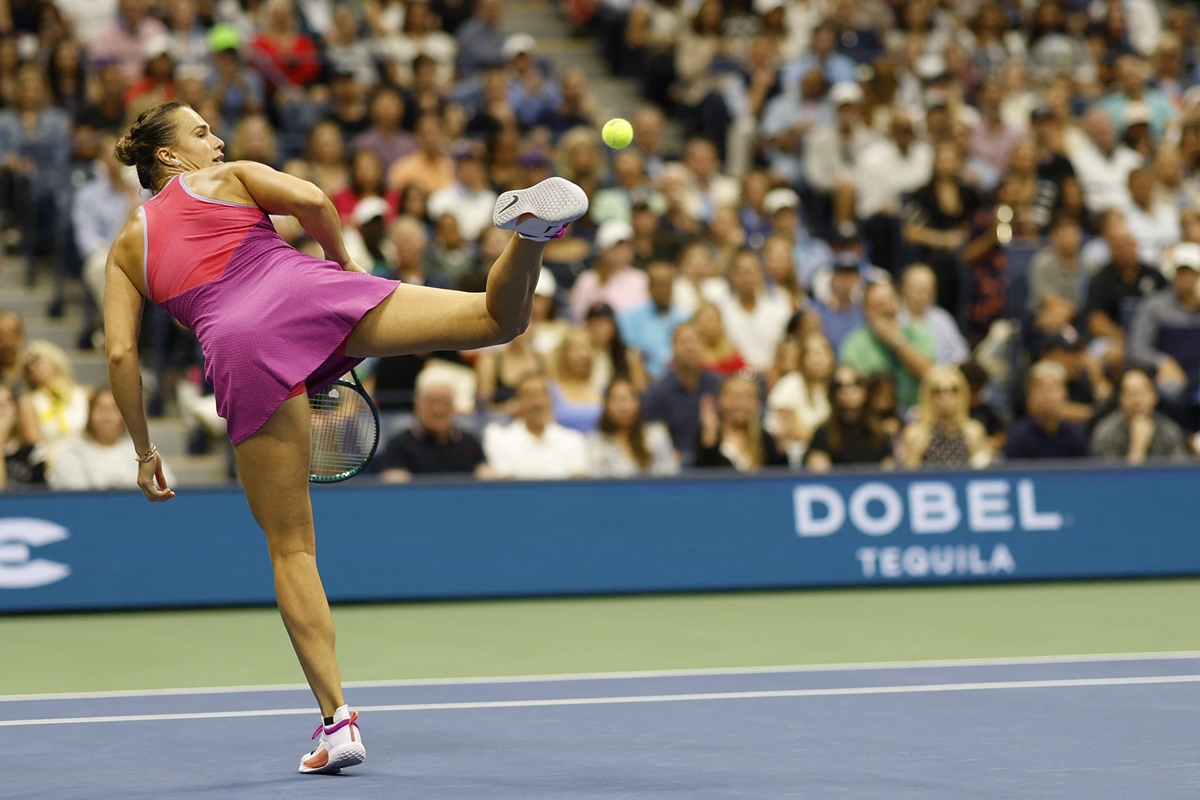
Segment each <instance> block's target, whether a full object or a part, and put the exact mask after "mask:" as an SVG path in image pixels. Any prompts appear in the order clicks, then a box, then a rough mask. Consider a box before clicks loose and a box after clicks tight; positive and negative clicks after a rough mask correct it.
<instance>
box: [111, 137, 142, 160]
mask: <svg viewBox="0 0 1200 800" xmlns="http://www.w3.org/2000/svg"><path fill="white" fill-rule="evenodd" d="M136 149H137V145H136V144H135V143H134V142H133V140H132V139H130V138H129V137H128V136H122V137H121V138H120V139H118V140H117V143H116V144H114V145H113V154H114V155H115V156H116V157H117V161H120V162H121V163H122V164H124V165H125V166H127V167H132V166H134V164H136V163H137V157H136V156H135V155H134V151H135V150H136Z"/></svg>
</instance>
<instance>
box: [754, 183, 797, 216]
mask: <svg viewBox="0 0 1200 800" xmlns="http://www.w3.org/2000/svg"><path fill="white" fill-rule="evenodd" d="M799 207H800V195H798V194H796V193H795V192H794V191H792V190H791V189H772V190H771V191H769V192H767V196H766V197H764V198H763V214H765V215H766V216H768V217H773V216H775V212H776V211H780V210H782V209H785V208H799Z"/></svg>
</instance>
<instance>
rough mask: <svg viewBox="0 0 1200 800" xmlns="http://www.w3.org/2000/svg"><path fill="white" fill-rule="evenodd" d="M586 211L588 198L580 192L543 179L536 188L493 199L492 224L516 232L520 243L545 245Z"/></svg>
mask: <svg viewBox="0 0 1200 800" xmlns="http://www.w3.org/2000/svg"><path fill="white" fill-rule="evenodd" d="M587 210H588V198H587V194H585V193H584V191H583V189H580V188H579V187H578V186H576V185H575V184H573V183H571V182H570V181H569V180H567V179H566V178H547V179H546V180H544V181H542V182H541V183H539V184H537V185H536V186H530V187H529V188H528V189H516V190H514V191H511V192H505V193H504V194H502V195H500V197H498V198H496V208H495V210H494V211H493V212H492V224H493V225H495V226H496V227H497V228H500V229H502V230H506V231H516V232H517V233H518V234H520V235H521V237H522V238H523V239H531V240H533V241H535V242H548V241H550V240H551V239H557V238H559V237H560V236H562V234H563V231H564V230H565V229H566V227H567V224H568V223H571V222H574V221H575V220H577V219H579V218H580V217H582V216H583V215H584V214H586V213H587Z"/></svg>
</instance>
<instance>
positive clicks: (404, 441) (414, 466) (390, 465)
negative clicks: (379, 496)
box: [379, 370, 491, 483]
mask: <svg viewBox="0 0 1200 800" xmlns="http://www.w3.org/2000/svg"><path fill="white" fill-rule="evenodd" d="M413 411H414V418H413V421H412V424H411V425H409V426H408V427H407V428H406V429H404V430H403V431H401V432H400V433H399V434H397V435H396V436H394V437H393V438H392V439H390V440H389V441H388V443H387V445H386V446H385V447H384V449H383V454H382V456H381V457H380V459H379V466H380V474H379V479H380V480H382V481H383V482H384V483H407V482H409V481H411V480H412V479H413V478H414V477H418V476H422V475H473V476H475V477H476V478H487V477H490V476H491V468H490V467H489V466H488V463H487V460H486V459H485V458H484V455H483V445H482V444H481V443H480V441H479V440H478V439H477V438H475V436H474V435H473V434H471V433H470V432H469V431H465V430H463V429H462V428H460V427H459V426H458V425H456V424H455V423H454V389H453V387H452V386H451V385H450V384H449V383H447V382H445V381H444V380H443V379H441V378H438V377H435V373H432V372H430V371H429V370H425V371H422V372H421V374H420V375H418V376H417V385H416V390H415V393H414V398H413Z"/></svg>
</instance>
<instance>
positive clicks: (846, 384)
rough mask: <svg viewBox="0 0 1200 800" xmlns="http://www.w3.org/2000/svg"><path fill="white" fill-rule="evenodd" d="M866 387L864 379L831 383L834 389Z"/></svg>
mask: <svg viewBox="0 0 1200 800" xmlns="http://www.w3.org/2000/svg"><path fill="white" fill-rule="evenodd" d="M866 385H867V381H866V379H865V378H854V379H852V380H848V381H834V382H833V388H834V389H848V388H850V387H851V386H866Z"/></svg>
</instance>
